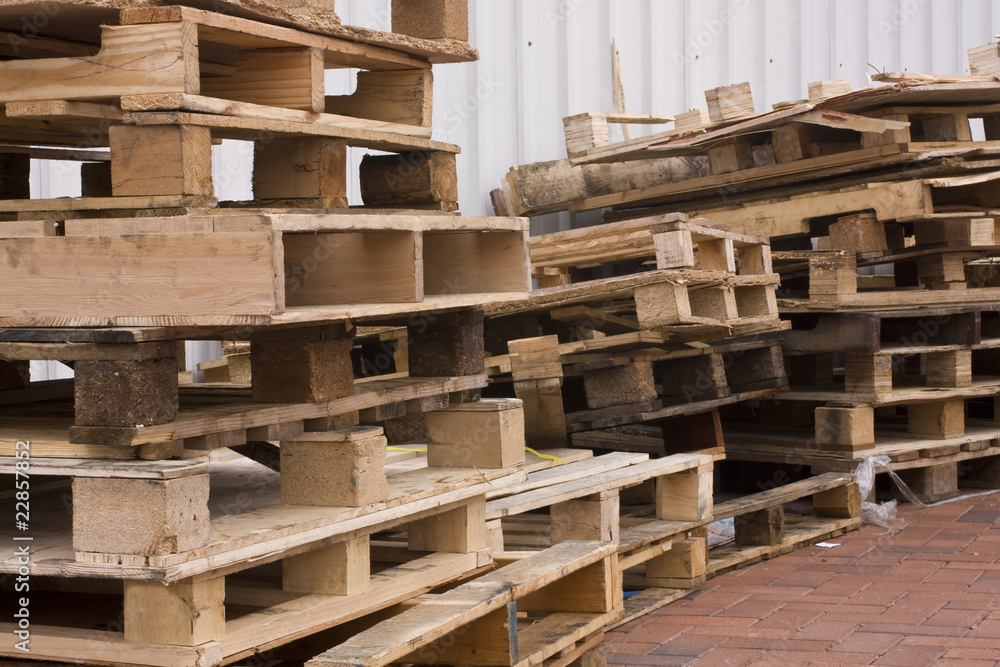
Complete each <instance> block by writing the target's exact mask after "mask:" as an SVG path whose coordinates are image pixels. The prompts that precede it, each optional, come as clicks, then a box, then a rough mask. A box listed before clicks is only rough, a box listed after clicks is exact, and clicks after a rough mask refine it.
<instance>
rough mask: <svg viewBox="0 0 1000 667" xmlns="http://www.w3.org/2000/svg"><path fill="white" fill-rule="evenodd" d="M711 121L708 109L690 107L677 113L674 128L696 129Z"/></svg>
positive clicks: (705, 125)
mask: <svg viewBox="0 0 1000 667" xmlns="http://www.w3.org/2000/svg"><path fill="white" fill-rule="evenodd" d="M711 123H712V119H711V117H710V116H709V112H708V109H692V110H690V111H685V112H684V113H679V114H677V116H676V117H675V118H674V128H675V129H677V130H698V129H701V128H703V127H707V126H708V125H710V124H711Z"/></svg>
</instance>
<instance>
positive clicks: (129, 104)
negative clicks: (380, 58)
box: [121, 70, 431, 139]
mask: <svg viewBox="0 0 1000 667" xmlns="http://www.w3.org/2000/svg"><path fill="white" fill-rule="evenodd" d="M411 71H412V72H419V71H420V70H407V72H411ZM367 74H375V72H367ZM121 108H122V111H127V112H131V111H175V110H184V111H195V112H199V113H210V114H217V115H222V116H236V117H241V118H267V119H271V120H278V121H288V122H293V123H310V124H314V125H339V126H342V127H346V128H351V129H355V130H384V131H390V132H394V133H396V134H400V135H407V136H414V137H423V138H426V139H429V138H430V136H431V132H430V128H424V127H416V126H411V125H407V124H404V123H400V122H396V121H394V120H393V121H387V120H381V119H380V118H378V117H372V118H369V117H367V116H363V117H355V116H353V115H344V114H336V113H319V114H317V113H313V112H311V111H300V110H297V109H284V108H279V107H270V106H264V105H261V104H252V103H249V102H237V101H234V100H224V99H217V98H213V97H207V96H204V95H190V94H186V93H159V94H150V95H125V96H122V98H121ZM371 112H372V113H374V110H372V111H371Z"/></svg>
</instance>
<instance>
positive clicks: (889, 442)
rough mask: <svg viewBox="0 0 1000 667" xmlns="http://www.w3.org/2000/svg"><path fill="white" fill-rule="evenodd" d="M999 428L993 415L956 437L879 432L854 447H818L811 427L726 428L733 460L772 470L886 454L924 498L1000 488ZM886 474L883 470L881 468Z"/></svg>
mask: <svg viewBox="0 0 1000 667" xmlns="http://www.w3.org/2000/svg"><path fill="white" fill-rule="evenodd" d="M998 437H1000V429H998V428H997V427H996V425H995V424H993V423H992V422H990V421H988V420H969V421H968V422H967V423H966V428H965V434H964V435H962V436H960V437H955V438H944V439H937V440H932V439H913V438H910V437H906V435H905V434H901V433H899V432H898V430H895V431H893V430H884V431H882V432H879V433H877V435H876V440H875V442H874V444H873V445H871V446H870V447H868V448H865V449H857V450H855V451H853V452H846V451H840V452H838V451H828V450H826V449H825V448H822V447H818V446H816V445H815V444H814V443H813V441H812V438H811V434H810V432H808V431H804V430H802V429H790V428H785V429H778V428H774V427H771V428H769V429H768V432H767V433H761V432H760V431H758V430H756V429H747V428H741V427H739V426H738V425H731V426H729V427H727V429H726V443H727V456H728V458H729V459H730V460H733V461H741V462H747V463H748V464H749V463H751V462H752V463H760V464H763V465H766V466H767V467H768V469H773V468H774V467H775V466H786V467H788V468H790V469H792V470H797V471H802V470H810V471H812V473H813V474H816V473H821V472H826V471H845V472H847V471H854V470H855V469H857V466H858V465H859V464H860V463H861V462H862V461H863V460H864V459H866V458H868V457H872V456H887V457H889V459H890V463H889V466H888V468H889V469H891V470H893V471H894V472H896V473H898V474H899V475H900V476H901V477H902V478H903V480H904V481H905V482H906V483H907V485H908V486H910V488H911V489H912V490H913V492H914V493H915V494H916V495H917V497H919V498H920V499H921V500H922V501H924V502H936V501H938V500H942V499H946V498H949V497H953V496H955V495H957V493H958V488H959V487H966V486H968V487H973V488H991V489H992V488H1000V476H998V470H1000V449H998V448H997V443H998V442H1000V440H998V439H997V438H998ZM878 472H879V474H880V476H884V475H883V473H885V471H884V470H880V471H878Z"/></svg>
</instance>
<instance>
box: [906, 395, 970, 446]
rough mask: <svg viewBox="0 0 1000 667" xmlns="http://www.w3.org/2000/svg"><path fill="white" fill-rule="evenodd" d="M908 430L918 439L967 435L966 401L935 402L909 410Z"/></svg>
mask: <svg viewBox="0 0 1000 667" xmlns="http://www.w3.org/2000/svg"><path fill="white" fill-rule="evenodd" d="M906 430H907V432H908V433H911V434H913V435H915V436H917V437H921V438H934V439H939V440H940V439H947V438H958V437H961V436H962V435H963V434H964V433H965V401H963V400H961V399H952V400H947V401H933V402H929V403H923V404H921V405H919V406H914V407H913V408H911V409H908V410H907V422H906Z"/></svg>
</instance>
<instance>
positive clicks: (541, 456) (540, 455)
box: [524, 447, 566, 465]
mask: <svg viewBox="0 0 1000 667" xmlns="http://www.w3.org/2000/svg"><path fill="white" fill-rule="evenodd" d="M524 449H525V451H529V452H531V453H532V454H534V455H535V456H537V457H538V458H540V459H548V460H549V461H558V462H559V463H561V464H563V465H566V462H565V461H563V460H562V459H561V458H559V457H558V456H552V455H551V454H541V453H539V452H537V451H535V450H534V449H532V448H531V447H525V448H524Z"/></svg>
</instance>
